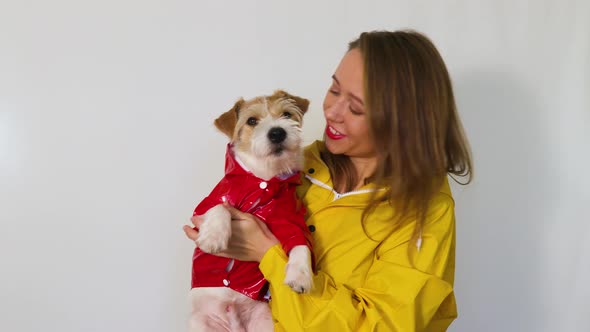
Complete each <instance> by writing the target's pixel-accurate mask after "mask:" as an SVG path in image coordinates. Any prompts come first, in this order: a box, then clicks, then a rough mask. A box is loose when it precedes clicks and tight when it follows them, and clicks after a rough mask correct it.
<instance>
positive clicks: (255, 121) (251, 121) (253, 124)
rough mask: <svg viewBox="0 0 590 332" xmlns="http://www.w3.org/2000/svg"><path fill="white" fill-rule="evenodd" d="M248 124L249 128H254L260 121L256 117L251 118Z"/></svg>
mask: <svg viewBox="0 0 590 332" xmlns="http://www.w3.org/2000/svg"><path fill="white" fill-rule="evenodd" d="M246 123H247V124H248V126H252V127H254V126H255V125H257V124H258V119H257V118H255V117H249V118H248V121H246Z"/></svg>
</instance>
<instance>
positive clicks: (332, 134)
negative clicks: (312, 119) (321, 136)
mask: <svg viewBox="0 0 590 332" xmlns="http://www.w3.org/2000/svg"><path fill="white" fill-rule="evenodd" d="M326 136H328V137H329V138H331V139H333V140H338V139H342V138H344V137H346V135H344V134H342V133H340V132H339V131H337V130H336V129H334V128H333V127H332V126H330V125H326Z"/></svg>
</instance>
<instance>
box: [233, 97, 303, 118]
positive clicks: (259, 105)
mask: <svg viewBox="0 0 590 332" xmlns="http://www.w3.org/2000/svg"><path fill="white" fill-rule="evenodd" d="M242 109H243V110H244V111H246V112H256V113H259V112H270V113H273V114H275V113H277V114H279V113H283V112H284V111H286V110H292V111H297V110H298V109H297V107H296V106H295V105H294V104H293V103H292V102H290V101H289V100H288V99H286V98H279V97H275V96H270V97H257V98H254V99H251V100H248V101H246V103H245V104H244V107H243V108H242Z"/></svg>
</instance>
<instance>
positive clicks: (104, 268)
mask: <svg viewBox="0 0 590 332" xmlns="http://www.w3.org/2000/svg"><path fill="white" fill-rule="evenodd" d="M398 28H414V29H417V30H420V31H422V32H424V33H426V34H427V35H428V36H430V37H431V38H432V40H433V41H434V42H435V44H436V45H437V46H438V48H439V50H440V51H441V53H442V55H443V57H444V58H445V60H446V62H447V65H448V67H449V70H450V73H451V76H452V79H453V82H454V86H455V92H456V96H457V100H458V106H459V109H460V114H461V116H462V119H463V122H464V126H465V128H466V131H467V134H468V136H469V139H470V141H471V145H472V149H473V153H474V158H475V167H476V173H475V174H476V177H475V181H474V183H473V184H472V185H470V186H468V187H466V188H458V187H454V191H455V195H456V198H457V235H458V242H457V271H456V294H457V300H458V305H459V310H460V311H459V315H460V316H459V318H458V320H457V321H455V322H454V323H453V325H452V327H451V329H450V330H451V331H558V330H559V331H588V330H590V286H589V284H588V281H589V280H590V217H588V213H587V209H588V207H589V205H590V193H589V192H590V177H589V175H588V167H589V165H590V97H589V95H590V5H589V2H588V1H528V2H527V1H483V2H477V1H431V2H427V1H367V0H365V1H289V2H288V1H233V2H225V1H189V0H186V1H153V0H144V1H139V0H136V1H114V0H103V1H74V0H71V1H66V0H53V1H25V0H22V1H7V0H0V222H1V223H0V227H1V228H0V330H1V331H27V332H28V331H31V332H32V331H166V332H168V331H182V330H184V326H185V321H186V315H187V305H186V294H187V292H188V289H189V283H190V264H191V255H192V248H193V245H192V244H191V243H190V242H189V241H188V240H186V239H185V237H184V235H183V233H182V231H181V226H182V224H184V223H185V222H186V221H187V220H188V217H189V216H190V215H191V213H192V210H193V208H194V206H195V205H196V204H197V203H198V202H199V201H200V200H201V199H202V198H203V197H204V195H206V194H207V193H208V192H209V190H210V189H211V188H212V186H213V185H214V184H215V183H216V182H217V180H218V179H219V178H220V177H221V175H222V169H223V154H224V148H225V143H226V139H225V137H224V136H223V135H222V134H220V133H218V132H217V131H216V130H215V129H214V127H213V125H212V121H213V120H214V118H215V117H216V116H217V115H219V114H221V113H222V112H223V111H225V110H227V109H229V108H230V107H231V106H232V104H233V102H234V101H235V100H236V99H237V98H238V97H240V96H244V97H253V96H255V95H258V94H269V93H272V91H273V90H274V89H277V88H283V89H286V90H288V91H290V92H292V93H294V94H297V95H300V96H304V97H307V98H309V99H310V100H311V101H312V104H311V109H310V112H309V113H308V115H307V116H306V123H305V126H304V130H305V133H306V141H307V142H311V141H313V140H314V139H318V138H320V137H321V133H322V128H323V125H324V122H323V117H322V110H321V103H322V98H323V95H324V93H325V91H326V89H327V88H328V85H329V83H330V75H331V74H332V73H333V70H334V69H335V67H336V65H337V64H338V62H339V60H340V58H341V56H342V55H343V54H344V52H345V49H346V44H347V42H348V41H350V40H351V39H353V38H355V37H356V36H357V35H358V34H359V33H360V32H361V31H364V30H374V29H398Z"/></svg>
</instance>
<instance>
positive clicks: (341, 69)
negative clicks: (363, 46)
mask: <svg viewBox="0 0 590 332" xmlns="http://www.w3.org/2000/svg"><path fill="white" fill-rule="evenodd" d="M363 86H364V77H363V58H362V54H361V52H360V51H359V50H358V49H352V50H350V51H348V52H347V53H346V54H345V55H344V57H343V58H342V61H340V64H339V65H338V68H337V69H336V72H335V73H334V75H333V76H332V85H331V86H330V89H329V90H328V93H327V94H326V97H325V98H324V116H325V118H326V130H325V142H326V148H327V149H328V151H330V152H331V153H333V154H344V155H346V156H348V157H351V158H374V157H375V147H374V145H373V142H372V141H371V138H370V135H369V125H368V114H367V110H366V109H365V105H364V89H363Z"/></svg>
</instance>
